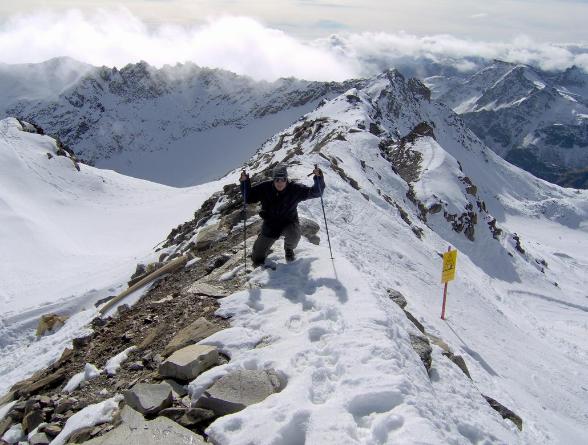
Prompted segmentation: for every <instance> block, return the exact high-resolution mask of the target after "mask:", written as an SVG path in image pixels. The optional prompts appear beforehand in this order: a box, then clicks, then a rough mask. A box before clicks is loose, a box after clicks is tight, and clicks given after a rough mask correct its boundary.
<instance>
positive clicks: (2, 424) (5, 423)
mask: <svg viewBox="0 0 588 445" xmlns="http://www.w3.org/2000/svg"><path fill="white" fill-rule="evenodd" d="M13 423H15V421H14V420H13V419H12V417H10V416H6V417H4V419H2V420H0V437H2V436H3V435H4V433H5V432H6V431H8V429H9V428H10V425H12V424H13Z"/></svg>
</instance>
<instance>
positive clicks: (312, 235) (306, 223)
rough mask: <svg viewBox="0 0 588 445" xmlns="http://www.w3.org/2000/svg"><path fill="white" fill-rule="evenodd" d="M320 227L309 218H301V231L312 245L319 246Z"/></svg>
mask: <svg viewBox="0 0 588 445" xmlns="http://www.w3.org/2000/svg"><path fill="white" fill-rule="evenodd" d="M319 230H320V226H319V225H318V224H317V223H316V222H315V221H313V220H311V219H308V218H300V231H301V232H302V235H303V236H304V237H305V238H306V239H307V240H308V241H309V242H310V243H312V244H316V245H317V246H318V245H319V243H320V241H321V239H320V237H319V236H318V235H317V234H318V232H319Z"/></svg>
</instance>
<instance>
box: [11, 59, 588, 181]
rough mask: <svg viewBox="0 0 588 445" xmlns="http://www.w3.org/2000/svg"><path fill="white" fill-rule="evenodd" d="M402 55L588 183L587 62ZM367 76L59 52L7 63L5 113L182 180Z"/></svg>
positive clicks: (502, 149) (527, 164)
mask: <svg viewBox="0 0 588 445" xmlns="http://www.w3.org/2000/svg"><path fill="white" fill-rule="evenodd" d="M456 63H457V62H456ZM398 64H399V66H400V68H401V70H402V71H403V72H405V73H409V74H410V75H418V76H420V78H421V79H422V81H423V82H424V84H425V85H427V87H428V88H429V89H430V90H431V95H432V98H433V99H435V100H439V101H441V102H443V103H445V104H447V105H448V106H450V107H451V108H452V109H453V110H454V111H455V112H457V113H458V114H460V115H461V117H462V119H463V120H464V122H465V123H466V124H467V125H468V127H470V129H471V130H472V131H474V133H475V134H476V135H477V136H478V137H480V138H481V139H482V140H483V141H484V142H485V143H486V144H487V145H488V146H489V147H490V148H491V149H492V150H494V151H495V152H496V153H498V154H499V155H500V156H502V157H504V158H505V159H507V160H508V161H509V162H512V163H514V164H515V165H517V166H519V167H521V168H523V169H525V170H527V171H529V172H531V173H533V174H534V175H536V176H537V177H540V178H542V179H545V180H547V181H550V182H553V183H557V184H560V185H563V186H567V187H576V188H584V187H586V181H587V180H588V173H587V170H586V169H587V168H588V151H587V149H586V147H587V146H588V118H587V117H586V116H588V111H587V109H586V107H587V104H588V96H587V95H588V74H586V73H585V72H584V71H582V70H581V69H579V68H577V67H572V68H569V69H567V70H566V71H563V72H555V73H551V72H546V71H542V70H540V69H538V68H534V67H532V66H528V65H521V64H512V63H507V62H502V61H498V60H497V61H493V62H484V61H482V60H477V59H475V60H471V61H469V65H471V66H476V67H477V68H476V69H475V70H472V69H471V68H469V69H468V70H465V71H464V70H461V71H460V69H457V68H456V67H454V66H452V65H448V63H433V62H430V61H426V60H416V61H415V60H408V59H407V60H405V61H399V62H398ZM469 65H468V66H469ZM456 66H460V65H459V64H457V65H456ZM365 82H366V81H365V80H350V81H346V82H341V83H337V82H308V81H302V80H297V79H292V78H290V79H280V80H278V81H275V82H259V81H254V80H253V79H250V78H247V77H243V76H237V75H235V74H233V73H230V72H227V71H223V70H218V69H207V68H201V67H198V66H196V65H193V64H190V63H186V64H177V65H175V66H164V67H163V68H160V69H157V68H154V67H152V66H149V65H148V64H147V63H145V62H140V63H137V64H129V65H127V66H125V67H123V68H121V69H120V70H119V69H117V68H107V67H101V68H97V67H92V66H90V65H86V64H82V63H79V62H77V61H75V60H72V59H68V58H58V59H52V60H50V61H47V62H45V63H41V64H27V65H0V99H1V104H2V105H1V107H0V116H4V117H7V116H19V117H22V118H23V119H25V120H28V121H31V122H34V123H36V124H37V125H39V126H41V127H42V128H48V129H50V130H49V131H50V132H51V134H52V135H54V136H56V137H58V138H60V139H61V141H62V142H63V143H64V144H65V145H66V146H70V147H71V148H72V150H73V151H75V152H76V153H77V154H78V156H79V157H80V158H81V159H83V160H85V162H89V163H91V164H93V165H96V166H98V167H101V168H110V169H114V170H116V171H118V172H121V173H123V174H128V175H131V176H135V177H139V178H144V179H149V180H152V181H155V182H160V183H164V184H168V185H174V186H187V185H193V184H198V183H202V182H205V181H209V180H212V179H214V178H217V177H219V176H221V175H222V174H223V173H225V170H224V168H225V166H226V165H227V164H226V162H225V161H226V160H230V161H231V162H230V163H229V165H237V164H240V163H242V162H244V161H245V160H246V159H248V158H249V156H251V155H252V154H253V153H254V152H255V149H256V147H258V146H259V145H260V144H261V143H263V141H264V140H265V139H267V138H268V137H270V136H271V135H272V134H274V133H276V132H277V131H279V130H281V129H283V128H284V127H286V126H287V125H289V124H290V123H292V122H293V121H295V120H296V119H298V118H300V117H301V116H302V115H303V114H305V113H307V112H308V111H311V110H312V109H313V108H314V107H316V106H317V105H318V104H319V102H320V101H321V100H325V99H330V98H333V97H335V96H336V95H338V94H340V93H342V92H344V91H346V90H347V89H349V88H350V87H352V86H356V87H361V86H362V85H365ZM204 159H205V160H206V163H204V162H202V161H203V160H204ZM154 165H157V166H159V167H165V168H154V167H153V166H154ZM163 171H165V172H167V173H165V174H164V173H162V172H163Z"/></svg>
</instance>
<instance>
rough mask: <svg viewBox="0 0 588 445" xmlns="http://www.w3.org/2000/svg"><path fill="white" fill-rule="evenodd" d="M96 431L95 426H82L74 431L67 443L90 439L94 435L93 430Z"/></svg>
mask: <svg viewBox="0 0 588 445" xmlns="http://www.w3.org/2000/svg"><path fill="white" fill-rule="evenodd" d="M93 431H94V427H93V426H89V427H85V428H81V429H79V430H77V431H76V432H74V433H72V435H71V436H69V439H68V440H67V443H83V442H86V441H87V440H89V439H90V438H91V437H92V432H93Z"/></svg>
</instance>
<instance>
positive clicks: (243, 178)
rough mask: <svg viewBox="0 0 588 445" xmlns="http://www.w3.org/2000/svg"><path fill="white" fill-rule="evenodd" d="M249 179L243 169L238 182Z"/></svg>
mask: <svg viewBox="0 0 588 445" xmlns="http://www.w3.org/2000/svg"><path fill="white" fill-rule="evenodd" d="M248 179H249V175H248V174H247V173H245V170H243V171H242V172H241V177H240V178H239V181H240V182H243V181H247V180H248Z"/></svg>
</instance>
